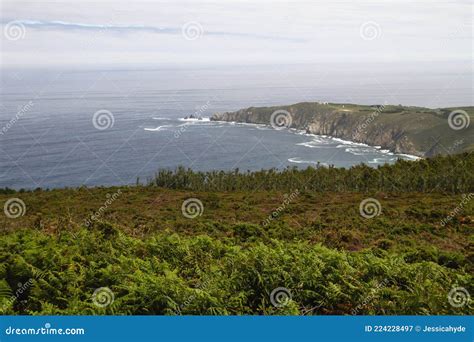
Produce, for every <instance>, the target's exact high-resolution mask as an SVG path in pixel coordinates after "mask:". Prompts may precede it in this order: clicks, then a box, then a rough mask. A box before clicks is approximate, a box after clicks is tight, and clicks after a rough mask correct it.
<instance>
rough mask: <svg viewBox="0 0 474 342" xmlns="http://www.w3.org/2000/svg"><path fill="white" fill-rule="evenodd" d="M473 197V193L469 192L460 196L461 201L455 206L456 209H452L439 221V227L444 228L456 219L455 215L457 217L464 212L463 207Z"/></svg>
mask: <svg viewBox="0 0 474 342" xmlns="http://www.w3.org/2000/svg"><path fill="white" fill-rule="evenodd" d="M473 197H474V193H473V192H471V193H469V194H467V195H465V194H464V195H462V200H461V202H460V203H459V204H458V205H457V207H456V208H454V209H453V210H452V211H451V212H450V213H449V215H448V216H446V217H445V218H444V219H442V220H441V223H440V224H441V227H444V226H446V225H447V224H448V223H449V222H450V221H451V220H452V219H453V218H454V217H456V216H457V215H459V214H460V213H461V212H462V211H463V210H464V207H465V206H466V205H467V204H468V203H469V202H470V201H471V200H472V198H473Z"/></svg>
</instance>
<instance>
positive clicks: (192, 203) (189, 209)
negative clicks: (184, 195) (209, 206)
mask: <svg viewBox="0 0 474 342" xmlns="http://www.w3.org/2000/svg"><path fill="white" fill-rule="evenodd" d="M203 212H204V205H203V204H202V202H201V201H200V200H199V199H197V198H188V199H187V200H185V201H183V204H182V205H181V213H182V214H183V216H184V217H186V218H189V219H193V218H196V217H198V216H201V215H202V213H203Z"/></svg>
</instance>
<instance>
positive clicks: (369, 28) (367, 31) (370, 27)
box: [359, 21, 382, 40]
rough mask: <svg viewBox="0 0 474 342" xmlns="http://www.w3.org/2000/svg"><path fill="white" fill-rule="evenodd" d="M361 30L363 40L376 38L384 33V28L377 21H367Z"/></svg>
mask: <svg viewBox="0 0 474 342" xmlns="http://www.w3.org/2000/svg"><path fill="white" fill-rule="evenodd" d="M359 32H360V37H361V38H362V39H363V40H374V39H377V38H379V37H380V36H381V35H382V29H381V27H380V25H379V24H377V23H376V22H375V21H367V22H365V23H363V24H362V25H360V29H359Z"/></svg>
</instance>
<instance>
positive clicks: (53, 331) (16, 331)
mask: <svg viewBox="0 0 474 342" xmlns="http://www.w3.org/2000/svg"><path fill="white" fill-rule="evenodd" d="M85 333H86V330H85V329H84V328H52V327H51V324H50V323H46V324H45V325H44V327H40V328H15V327H12V326H9V327H8V328H6V329H5V334H6V335H85Z"/></svg>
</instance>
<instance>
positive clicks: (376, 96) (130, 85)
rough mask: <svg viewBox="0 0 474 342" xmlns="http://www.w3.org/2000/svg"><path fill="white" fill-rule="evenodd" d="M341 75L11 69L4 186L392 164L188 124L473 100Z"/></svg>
mask: <svg viewBox="0 0 474 342" xmlns="http://www.w3.org/2000/svg"><path fill="white" fill-rule="evenodd" d="M335 72H336V71H335ZM337 72H339V73H341V74H344V75H346V78H345V79H338V78H337V77H334V76H331V77H329V78H328V77H327V72H326V71H325V70H322V69H321V70H320V69H317V70H314V72H312V73H311V72H308V71H301V70H299V69H295V70H289V71H288V73H282V72H275V70H264V71H261V70H260V69H247V68H246V69H236V70H221V71H218V70H206V69H201V70H192V71H190V70H185V69H180V70H146V71H145V70H144V71H120V70H116V71H76V72H71V71H64V72H59V71H41V72H40V71H4V72H3V73H2V79H1V98H0V100H1V101H0V187H11V188H17V189H18V188H35V187H45V188H46V187H48V188H53V187H65V186H69V187H71V186H79V185H83V184H84V185H88V186H93V185H116V184H127V183H134V182H135V181H136V179H137V177H140V179H141V180H142V181H144V180H146V179H147V178H148V177H151V176H152V175H153V174H154V172H156V170H158V169H160V168H171V169H174V168H175V167H177V166H179V165H183V166H186V167H191V168H193V169H195V170H214V169H218V170H221V169H223V170H230V169H235V168H239V169H240V170H259V169H268V168H284V167H287V166H297V167H307V166H310V165H314V164H315V163H317V162H320V163H321V164H334V165H336V166H343V167H349V166H351V165H354V164H358V163H361V162H362V163H367V164H368V165H372V166H376V165H380V164H382V163H393V162H394V161H395V160H396V159H397V158H398V157H401V156H397V155H393V154H391V153H387V151H381V150H380V149H377V148H375V147H368V146H361V145H356V144H351V143H349V142H344V141H340V140H337V139H331V138H329V137H317V136H308V135H305V134H302V133H301V132H296V131H275V130H273V129H271V128H269V127H266V126H256V125H245V124H234V123H220V122H210V121H208V120H206V119H204V120H199V121H196V120H194V121H190V120H188V121H186V120H183V117H185V116H187V115H190V114H193V113H195V114H198V115H201V116H203V117H205V118H206V117H209V116H211V115H212V113H213V112H216V111H230V110H237V109H240V108H243V107H248V106H267V105H279V104H281V105H283V104H290V103H296V102H301V101H317V100H320V101H330V102H352V103H361V104H377V103H384V102H385V101H387V102H388V103H395V104H398V103H402V104H408V105H425V106H430V107H441V106H455V105H461V104H464V105H469V104H471V103H470V101H472V97H471V95H470V93H469V90H470V85H469V79H467V81H468V83H467V84H465V82H464V81H463V80H462V79H461V80H458V83H456V84H454V85H453V87H452V88H447V89H445V90H444V92H441V90H442V89H443V87H445V86H446V82H447V81H448V80H449V79H450V75H448V74H439V75H425V76H424V78H423V77H421V78H420V77H412V76H413V75H408V74H407V75H405V76H403V75H402V76H400V75H392V77H388V76H387V75H385V76H383V77H382V76H380V75H375V76H374V75H366V74H364V75H358V74H350V75H349V76H350V77H347V75H348V71H347V70H342V71H341V70H339V71H337ZM333 74H334V73H333ZM333 74H332V75H333ZM404 77H405V78H404ZM409 81H410V82H409ZM381 82H382V83H383V86H381V85H380V83H381ZM463 82H464V83H463ZM445 88H446V87H445ZM433 94H437V96H434V95H433ZM95 113H97V114H96V115H95V117H94V114H95ZM402 157H403V156H402ZM403 158H406V157H403Z"/></svg>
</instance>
